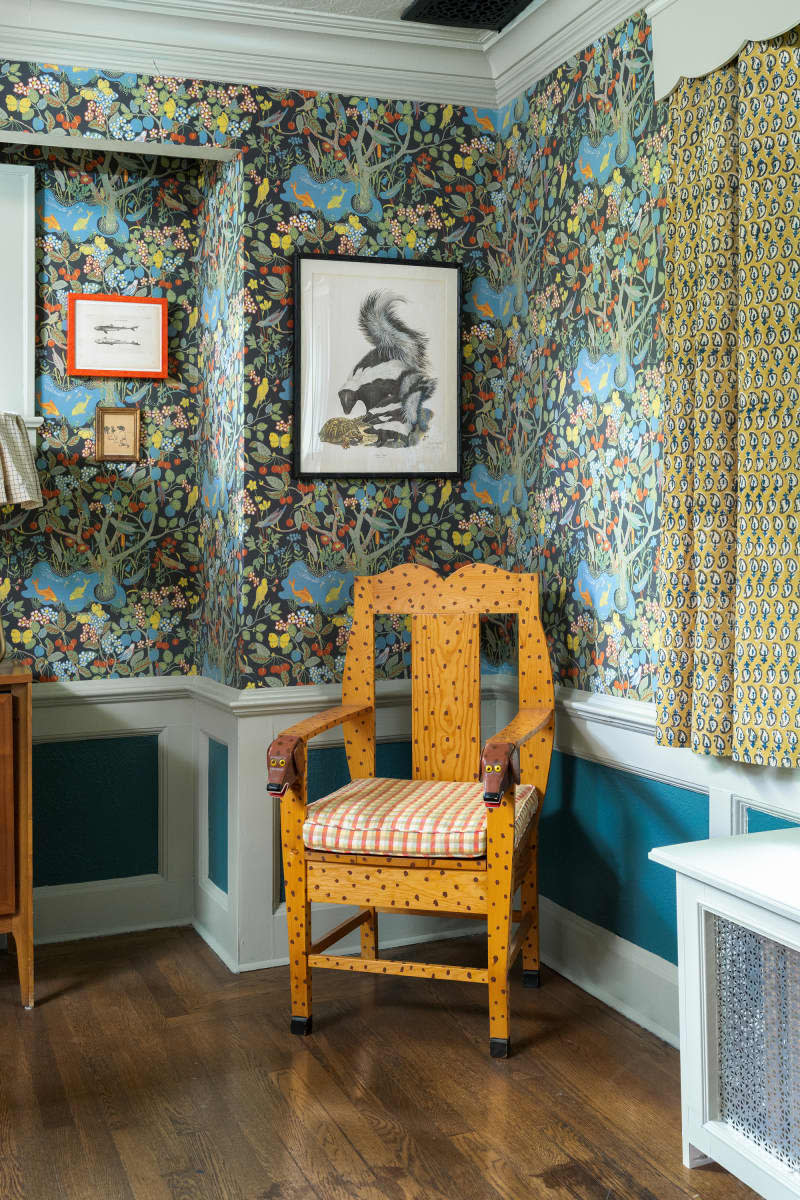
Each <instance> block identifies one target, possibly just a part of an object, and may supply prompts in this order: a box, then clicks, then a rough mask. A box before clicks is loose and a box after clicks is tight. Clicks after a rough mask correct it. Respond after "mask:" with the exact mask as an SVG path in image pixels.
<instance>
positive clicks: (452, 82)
mask: <svg viewBox="0 0 800 1200" xmlns="http://www.w3.org/2000/svg"><path fill="white" fill-rule="evenodd" d="M145 13H146V14H147V18H148V19H147V20H146V23H144V22H143V19H142V18H143V14H145ZM301 16H302V18H303V19H302V20H301V19H300V17H301ZM420 29H421V27H420V26H412V25H409V30H410V31H411V32H410V33H409V34H406V33H405V30H403V31H402V33H401V35H398V32H397V26H396V24H395V23H394V22H387V21H371V20H364V19H363V18H350V19H348V18H344V17H341V18H337V19H336V20H333V19H331V17H329V16H319V15H318V14H313V13H304V14H298V13H296V12H292V11H291V10H290V11H288V12H287V11H285V10H282V9H280V10H276V9H274V8H271V7H267V6H263V5H258V4H254V3H252V2H250V0H237V2H236V3H234V4H232V5H230V6H229V5H227V4H225V5H222V4H219V3H214V4H212V3H209V2H208V0H198V2H197V3H193V4H191V5H190V4H189V3H188V0H143V2H142V3H137V4H136V5H133V4H130V3H123V2H122V0H109V2H103V3H99V2H98V0H76V2H75V3H71V2H69V0H23V2H22V3H20V2H19V0H0V46H2V54H3V57H4V58H6V59H12V60H22V61H31V62H51V63H52V62H58V63H61V64H64V65H72V64H77V65H80V66H98V67H103V68H104V69H106V70H112V71H135V72H139V73H142V74H150V75H152V74H159V75H175V76H182V77H186V76H188V77H191V78H198V79H208V80H213V81H218V82H221V83H238V84H251V85H254V86H262V87H270V88H276V89H283V88H307V89H310V90H317V91H318V90H327V91H336V92H343V93H345V94H348V93H349V94H354V93H357V94H360V95H364V94H366V95H373V96H382V97H399V98H411V99H415V100H430V101H434V102H436V103H454V104H474V105H478V106H480V107H490V108H491V107H493V106H494V102H495V89H494V82H493V80H492V78H491V74H490V68H489V63H488V61H487V59H486V56H485V54H484V51H483V48H482V47H483V42H484V41H485V38H483V39H481V38H476V39H470V38H466V37H465V36H464V35H463V34H462V33H458V34H457V36H447V34H446V33H445V34H443V33H442V31H440V30H435V31H429V30H427V29H425V30H423V31H422V32H420Z"/></svg>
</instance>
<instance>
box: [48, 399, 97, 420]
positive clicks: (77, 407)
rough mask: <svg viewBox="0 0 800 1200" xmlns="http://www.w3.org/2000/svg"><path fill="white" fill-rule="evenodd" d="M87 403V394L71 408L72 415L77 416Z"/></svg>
mask: <svg viewBox="0 0 800 1200" xmlns="http://www.w3.org/2000/svg"><path fill="white" fill-rule="evenodd" d="M88 403H89V397H88V396H87V397H86V399H85V400H80V401H79V402H78V403H77V404H76V405H75V407H74V408H73V410H72V415H73V417H77V416H78V415H79V413H82V412H86V408H87V405H88ZM56 411H58V410H56Z"/></svg>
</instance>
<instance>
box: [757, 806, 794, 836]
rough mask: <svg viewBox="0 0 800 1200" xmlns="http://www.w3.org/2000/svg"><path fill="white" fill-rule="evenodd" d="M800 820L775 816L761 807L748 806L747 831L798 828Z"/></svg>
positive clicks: (762, 831)
mask: <svg viewBox="0 0 800 1200" xmlns="http://www.w3.org/2000/svg"><path fill="white" fill-rule="evenodd" d="M798 825H800V821H786V820H784V818H783V817H773V815H772V813H766V812H762V811H761V809H760V808H748V810H747V832H748V833H769V832H771V831H772V830H773V829H796V828H797V826H798Z"/></svg>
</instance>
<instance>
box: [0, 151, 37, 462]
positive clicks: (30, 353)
mask: <svg viewBox="0 0 800 1200" xmlns="http://www.w3.org/2000/svg"><path fill="white" fill-rule="evenodd" d="M0 172H2V174H3V175H4V176H6V177H8V176H9V175H12V176H15V177H16V178H18V179H19V183H20V197H21V205H22V210H23V212H22V215H23V234H22V237H23V242H24V245H25V247H26V252H25V255H24V267H23V270H24V275H23V278H22V279H21V280H20V298H21V304H22V311H23V323H24V333H23V343H24V347H25V350H24V365H23V386H22V397H21V404H20V407H19V408H18V409H14V410H13V411H16V412H19V415H20V416H21V417H22V419H23V420H24V422H25V425H26V427H27V429H28V436H29V438H30V440H31V443H32V444H34V445H35V442H36V430H37V429H38V428H39V426H40V425H41V424H42V420H43V418H42V417H39V416H37V415H36V171H35V169H34V168H33V167H23V166H17V165H16V164H11V163H0Z"/></svg>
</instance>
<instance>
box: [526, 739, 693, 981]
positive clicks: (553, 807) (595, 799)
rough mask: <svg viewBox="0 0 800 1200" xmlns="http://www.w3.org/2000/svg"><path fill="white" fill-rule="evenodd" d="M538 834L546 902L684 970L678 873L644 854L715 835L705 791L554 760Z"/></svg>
mask: <svg viewBox="0 0 800 1200" xmlns="http://www.w3.org/2000/svg"><path fill="white" fill-rule="evenodd" d="M654 753H658V751H654ZM540 831H541V832H540V838H539V864H540V867H539V881H540V888H541V892H542V894H543V895H545V896H547V897H549V899H551V900H554V901H555V902H556V903H557V904H560V905H562V906H563V907H564V908H568V909H569V910H570V911H571V912H574V913H577V914H578V915H579V916H581V917H585V918H586V920H587V921H592V922H594V924H596V925H601V926H602V927H603V928H604V929H609V930H610V931H611V932H612V933H616V934H618V935H619V936H620V937H623V938H626V939H627V940H628V941H630V942H634V943H635V944H636V945H637V946H643V947H644V948H645V949H646V950H651V951H652V952H653V953H654V954H658V955H660V956H661V957H662V958H666V959H669V961H670V962H677V937H676V916H675V873H674V871H670V870H668V869H667V868H666V867H662V866H659V864H657V863H652V862H650V861H649V860H648V858H647V854H648V851H650V850H651V849H652V848H653V846H666V845H671V844H672V843H674V842H692V841H697V840H698V839H700V838H706V837H708V797H707V795H706V794H705V793H701V792H693V791H689V790H687V789H685V788H679V787H673V786H671V785H668V784H664V783H659V782H657V781H655V780H652V779H644V778H641V777H640V776H638V775H632V774H630V773H629V772H627V771H618V770H615V769H613V768H611V767H605V766H600V765H599V764H597V763H592V762H586V761H585V760H583V759H579V758H573V757H572V756H571V755H567V754H559V753H555V754H554V755H553V765H552V770H551V772H550V781H549V784H548V788H547V796H546V797H545V803H544V808H543V810H542V816H541V823H540Z"/></svg>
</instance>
